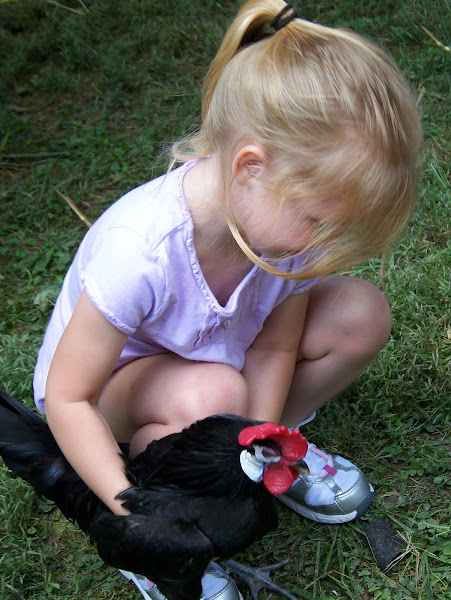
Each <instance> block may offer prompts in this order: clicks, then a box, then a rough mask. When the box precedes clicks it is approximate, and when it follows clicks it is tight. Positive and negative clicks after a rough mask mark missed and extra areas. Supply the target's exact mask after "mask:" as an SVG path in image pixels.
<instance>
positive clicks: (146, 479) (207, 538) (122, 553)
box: [0, 392, 277, 600]
mask: <svg viewBox="0 0 451 600" xmlns="http://www.w3.org/2000/svg"><path fill="white" fill-rule="evenodd" d="M257 423H258V422H257V421H251V420H249V419H244V418H242V417H237V416H234V415H218V416H213V417H208V418H207V419H203V420H202V421H198V422H197V423H195V424H194V425H192V426H191V427H189V428H187V429H185V430H183V432H181V433H177V434H173V435H170V436H167V437H166V438H163V439H161V440H156V441H154V442H152V443H151V444H149V445H148V447H147V448H146V450H145V451H144V452H142V453H141V454H140V455H138V456H136V457H135V458H133V459H129V458H128V457H127V456H126V454H124V468H125V472H126V474H127V477H128V479H129V481H130V484H131V487H130V488H129V489H127V490H124V491H123V492H122V493H121V494H120V495H119V497H120V498H121V499H122V500H123V503H124V506H125V507H126V508H128V509H129V510H130V511H131V513H132V514H131V515H129V516H126V517H123V516H116V515H113V514H112V513H111V511H110V510H109V509H108V508H107V507H106V506H105V505H104V504H103V503H102V502H101V501H100V500H99V499H98V498H97V496H95V494H94V493H93V492H92V491H91V490H90V489H89V488H88V487H87V486H86V485H85V483H84V482H83V481H82V480H81V479H80V478H79V477H78V475H77V474H76V473H75V471H74V470H73V469H72V467H71V465H70V464H69V463H68V461H67V460H66V459H65V458H64V456H63V454H62V453H61V450H60V449H59V447H58V445H57V444H56V442H55V440H54V438H53V436H52V434H51V432H50V429H49V427H48V426H47V424H46V423H45V422H44V421H43V420H42V419H41V418H39V417H38V416H37V415H35V414H34V413H33V412H32V411H30V410H28V409H27V408H26V407H24V406H23V405H21V404H20V403H19V402H17V401H16V400H14V399H13V398H11V397H10V396H8V395H7V394H5V393H3V392H0V454H1V455H2V456H3V458H4V460H5V463H6V464H7V465H8V467H9V468H10V469H11V470H12V471H14V472H15V473H17V474H18V475H19V476H20V477H22V478H23V479H25V480H26V481H28V482H29V483H30V484H31V485H32V486H33V487H34V489H35V490H36V491H37V492H38V493H39V494H42V495H43V496H46V497H47V498H49V499H50V500H53V501H54V502H55V503H56V504H57V505H58V507H59V508H60V509H61V511H62V512H63V514H64V515H65V516H66V517H68V518H70V519H75V520H76V521H77V522H78V524H79V525H80V527H81V528H82V529H83V530H84V531H86V532H88V533H89V534H90V536H91V539H92V540H93V541H95V543H96V544H97V548H98V551H99V554H100V556H101V557H102V558H103V559H104V560H105V562H107V563H108V564H110V565H112V566H115V567H118V568H122V569H126V570H130V571H134V572H136V573H141V574H142V575H145V576H147V577H148V578H149V579H152V580H153V581H155V582H156V583H157V585H158V587H159V589H160V590H161V592H162V593H163V594H164V595H165V596H166V597H167V598H168V600H193V599H195V598H199V597H200V594H201V583H200V581H201V576H202V574H203V572H204V571H205V568H206V567H207V565H208V563H209V562H210V561H211V560H212V559H213V558H216V557H219V556H220V557H230V556H232V555H233V554H236V553H237V552H240V551H242V550H244V549H245V548H246V547H247V546H248V545H249V544H251V543H252V542H253V541H254V540H256V539H259V538H260V537H262V536H263V535H264V534H265V533H267V532H268V531H269V530H270V529H273V528H275V527H276V526H277V516H276V511H275V507H274V502H273V498H272V496H271V494H270V493H269V492H268V491H267V490H266V488H265V487H264V485H263V484H262V483H258V484H257V483H255V482H253V481H251V480H250V479H249V478H248V477H247V476H246V475H245V474H244V473H243V471H242V469H241V466H240V460H239V458H240V453H241V451H242V447H241V446H240V445H239V444H238V435H239V433H240V431H241V430H242V429H244V428H245V427H248V426H250V425H255V424H257Z"/></svg>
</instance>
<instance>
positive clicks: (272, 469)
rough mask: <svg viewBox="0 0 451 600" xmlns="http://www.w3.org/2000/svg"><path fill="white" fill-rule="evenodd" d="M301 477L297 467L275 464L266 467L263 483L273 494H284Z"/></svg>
mask: <svg viewBox="0 0 451 600" xmlns="http://www.w3.org/2000/svg"><path fill="white" fill-rule="evenodd" d="M298 475H299V470H298V469H296V467H292V466H288V465H284V464H281V463H275V464H272V465H270V466H268V467H266V469H265V472H264V473H263V483H264V485H265V487H266V489H267V490H268V492H270V493H271V494H274V495H277V494H283V493H284V492H286V491H287V490H288V489H289V488H290V487H291V486H292V484H293V483H294V481H295V479H296V478H297V476H298Z"/></svg>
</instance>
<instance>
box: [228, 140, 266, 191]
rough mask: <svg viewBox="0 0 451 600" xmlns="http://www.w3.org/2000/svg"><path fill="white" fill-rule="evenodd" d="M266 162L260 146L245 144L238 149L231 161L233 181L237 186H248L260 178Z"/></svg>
mask: <svg viewBox="0 0 451 600" xmlns="http://www.w3.org/2000/svg"><path fill="white" fill-rule="evenodd" d="M266 165H267V160H266V156H265V153H264V151H263V150H262V148H261V147H260V146H256V145H254V144H247V145H246V146H243V147H242V148H240V149H239V150H238V151H237V153H236V154H235V157H234V159H233V161H232V175H233V179H234V180H235V181H236V183H238V185H249V184H250V183H252V180H253V179H255V178H257V177H259V176H261V175H262V173H263V171H264V169H265V167H266Z"/></svg>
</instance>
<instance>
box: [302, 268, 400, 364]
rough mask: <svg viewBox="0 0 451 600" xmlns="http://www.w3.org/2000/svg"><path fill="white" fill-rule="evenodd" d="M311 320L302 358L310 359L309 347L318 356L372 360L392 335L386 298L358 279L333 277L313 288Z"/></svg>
mask: <svg viewBox="0 0 451 600" xmlns="http://www.w3.org/2000/svg"><path fill="white" fill-rule="evenodd" d="M310 303H311V306H310ZM308 318H309V319H311V323H310V324H309V325H308V324H306V332H307V336H304V339H303V340H301V343H302V344H303V345H304V347H301V351H302V352H303V354H302V356H303V357H304V356H308V354H309V351H308V346H309V345H312V346H313V347H314V348H316V354H317V355H319V354H322V353H324V352H326V353H329V352H331V351H338V352H340V354H350V355H353V356H356V357H360V358H368V357H372V356H374V355H375V354H376V353H377V352H378V351H379V350H380V349H381V348H382V347H383V346H384V344H385V342H386V341H387V339H388V337H389V335H390V331H391V311H390V307H389V305H388V302H387V300H386V298H385V296H384V294H383V293H382V292H381V291H380V290H378V289H377V287H376V286H374V285H373V284H371V283H369V282H368V281H365V280H364V279H359V278H357V277H330V278H329V279H326V280H325V281H324V282H323V283H322V284H319V285H318V286H317V287H316V288H314V289H313V290H312V293H311V299H310V301H309V312H308Z"/></svg>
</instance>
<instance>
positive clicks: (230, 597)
mask: <svg viewBox="0 0 451 600" xmlns="http://www.w3.org/2000/svg"><path fill="white" fill-rule="evenodd" d="M120 572H121V573H122V575H123V576H124V577H126V578H127V579H129V580H130V581H133V583H134V584H135V585H136V587H137V588H138V590H139V591H140V592H141V594H142V595H143V597H144V598H146V600H166V597H165V596H163V594H162V593H161V592H160V591H159V590H158V588H157V586H156V585H155V584H154V583H152V582H151V581H149V580H148V579H147V578H146V577H143V576H142V575H137V574H135V573H132V572H131V571H123V570H122V569H120ZM213 598H214V600H243V597H242V595H241V594H240V592H239V591H238V588H237V587H236V585H235V582H234V581H233V579H232V578H231V577H229V575H227V573H226V572H225V571H224V570H223V569H221V567H220V566H219V565H217V564H216V563H213V562H212V563H210V564H209V565H208V567H207V569H206V571H205V574H204V576H203V577H202V596H201V597H200V600H210V599H213Z"/></svg>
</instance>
